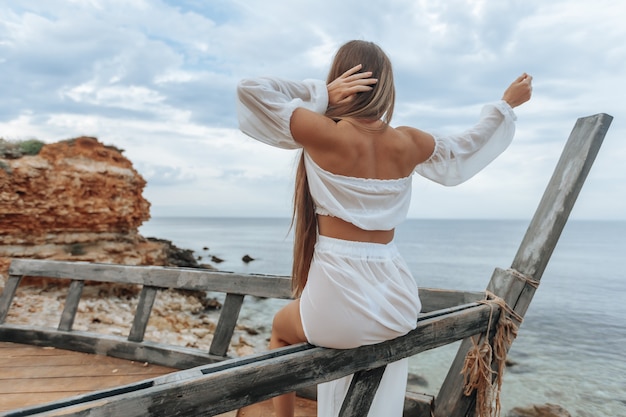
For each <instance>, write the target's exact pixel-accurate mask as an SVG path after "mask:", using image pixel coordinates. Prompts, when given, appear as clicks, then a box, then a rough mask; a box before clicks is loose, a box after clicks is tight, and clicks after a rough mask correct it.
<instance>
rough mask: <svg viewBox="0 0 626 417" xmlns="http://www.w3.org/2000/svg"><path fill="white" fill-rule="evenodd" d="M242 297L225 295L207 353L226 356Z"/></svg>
mask: <svg viewBox="0 0 626 417" xmlns="http://www.w3.org/2000/svg"><path fill="white" fill-rule="evenodd" d="M243 299H244V295H242V294H232V293H230V294H226V299H225V300H224V305H223V306H222V312H221V313H220V318H219V321H218V322H217V327H216V328H215V333H214V334H213V341H212V342H211V346H210V347H209V353H210V354H211V355H215V356H226V353H227V352H228V346H230V340H231V339H232V337H233V333H234V332H235V326H236V325H237V319H238V318H239V312H240V311H241V306H242V304H243Z"/></svg>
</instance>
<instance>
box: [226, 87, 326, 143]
mask: <svg viewBox="0 0 626 417" xmlns="http://www.w3.org/2000/svg"><path fill="white" fill-rule="evenodd" d="M237 99H238V100H237V116H238V119H239V129H241V131H242V132H244V133H245V134H247V135H248V136H251V137H252V138H254V139H256V140H259V141H261V142H263V143H267V144H268V145H272V146H275V147H278V148H283V149H296V148H300V147H301V146H300V145H299V144H298V143H297V142H296V141H295V140H294V139H293V136H292V135H291V129H290V127H289V126H290V121H291V115H292V113H293V112H294V110H295V109H296V108H298V107H304V108H306V109H309V110H312V111H314V112H316V113H325V112H326V108H327V107H328V90H327V89H326V83H325V82H324V81H321V80H311V79H309V80H304V81H301V82H295V81H288V80H283V79H278V78H255V79H246V80H242V81H241V82H239V85H238V86H237Z"/></svg>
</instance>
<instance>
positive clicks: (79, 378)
mask: <svg viewBox="0 0 626 417" xmlns="http://www.w3.org/2000/svg"><path fill="white" fill-rule="evenodd" d="M175 371H178V369H175V368H169V367H165V366H158V365H150V364H148V363H140V362H135V361H129V360H125V359H117V358H112V357H109V356H104V355H93V354H88V353H81V352H74V351H70V350H64V349H55V348H46V347H38V346H30V345H24V344H19V343H11V342H0V414H3V413H5V412H7V411H11V410H15V409H18V408H22V407H28V406H34V405H40V404H44V403H47V402H51V401H58V400H60V399H64V398H68V397H72V396H74V395H80V394H86V393H89V392H92V391H95V390H100V389H106V388H114V387H117V386H120V385H125V384H130V383H133V382H138V381H141V380H144V379H148V378H153V377H156V376H160V375H165V374H168V373H170V372H175ZM296 405H297V410H296V414H295V417H315V416H316V415H317V411H316V403H315V401H311V400H307V399H303V398H298V399H297V404H296ZM217 417H274V411H273V408H272V405H271V400H268V401H264V402H261V403H259V404H255V405H252V406H249V407H245V408H243V409H241V410H239V411H238V412H237V411H232V412H230V413H225V414H222V415H220V416H217Z"/></svg>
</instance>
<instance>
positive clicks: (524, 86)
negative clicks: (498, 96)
mask: <svg viewBox="0 0 626 417" xmlns="http://www.w3.org/2000/svg"><path fill="white" fill-rule="evenodd" d="M532 81H533V77H531V76H530V75H528V74H526V73H523V74H522V75H520V76H519V77H517V79H516V80H515V81H513V82H512V83H511V85H510V86H509V88H507V89H506V91H505V92H504V94H503V95H502V100H504V101H506V102H507V103H509V105H510V106H511V107H517V106H519V105H520V104H524V103H526V102H527V101H528V100H530V96H531V95H532V93H533V86H532Z"/></svg>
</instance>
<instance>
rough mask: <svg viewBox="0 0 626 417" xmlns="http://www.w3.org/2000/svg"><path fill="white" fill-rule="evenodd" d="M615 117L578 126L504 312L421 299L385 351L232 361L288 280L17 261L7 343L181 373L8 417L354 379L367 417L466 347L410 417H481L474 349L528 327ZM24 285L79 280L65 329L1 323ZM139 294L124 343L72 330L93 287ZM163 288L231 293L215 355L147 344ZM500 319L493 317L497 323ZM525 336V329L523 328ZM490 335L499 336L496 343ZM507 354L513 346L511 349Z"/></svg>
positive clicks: (230, 399)
mask: <svg viewBox="0 0 626 417" xmlns="http://www.w3.org/2000/svg"><path fill="white" fill-rule="evenodd" d="M611 120H612V117H611V116H609V115H606V114H598V115H595V116H590V117H587V118H581V119H579V120H578V121H577V123H576V125H575V127H574V129H573V131H572V133H571V135H570V138H569V140H568V142H567V144H566V146H565V149H564V151H563V154H562V156H561V158H560V160H559V162H558V165H557V167H556V169H555V172H554V174H553V176H552V179H551V180H550V183H549V184H548V187H547V189H546V192H545V193H544V196H543V198H542V200H541V202H540V204H539V207H538V209H537V211H536V213H535V215H534V217H533V219H532V221H531V223H530V225H529V227H528V230H527V232H526V235H525V237H524V238H523V241H522V242H521V245H520V247H519V250H518V252H517V254H516V256H515V258H514V260H513V263H512V265H511V267H510V268H508V269H500V268H496V269H495V271H494V273H493V275H492V277H491V281H490V282H489V285H488V287H487V290H488V293H489V294H493V295H494V296H495V297H497V298H498V299H500V300H503V301H504V302H505V303H506V307H507V308H506V309H502V308H501V306H498V305H496V304H494V303H490V302H483V301H482V300H483V299H484V298H485V294H483V293H467V292H459V291H452V290H437V289H420V296H421V298H422V301H423V314H422V315H421V316H420V319H419V320H418V324H417V328H416V329H415V330H413V331H411V332H410V333H408V334H407V335H405V336H403V337H400V338H397V339H394V340H390V341H386V342H383V343H380V344H377V345H371V346H362V347H359V348H356V349H350V350H334V349H326V348H321V347H315V346H311V345H308V344H300V345H294V346H289V347H285V348H281V349H276V350H271V351H267V352H264V353H259V354H255V355H251V356H247V357H242V358H236V359H231V358H227V357H226V352H227V348H228V345H229V341H230V338H231V337H232V334H233V329H234V326H235V324H236V321H237V317H238V314H239V311H240V308H241V305H242V303H243V301H244V298H245V296H247V295H253V296H259V297H275V298H289V296H290V282H289V279H288V278H286V277H276V276H258V275H240V274H231V273H221V272H210V271H204V270H193V269H182V268H162V267H133V266H120V265H103V264H89V263H74V262H50V261H40V260H21V259H16V260H13V262H12V263H11V266H10V270H9V274H10V275H9V279H8V282H7V284H6V286H5V289H4V292H3V293H2V295H1V296H0V341H11V342H17V343H25V344H30V345H38V346H52V347H55V348H61V349H68V350H74V351H80V352H87V353H92V354H99V355H107V356H111V357H117V358H124V359H130V360H134V361H140V362H148V363H151V364H155V365H159V366H166V367H172V368H177V369H182V370H181V371H178V372H173V373H170V374H167V375H163V376H158V377H154V378H150V379H145V380H142V381H140V382H137V383H130V384H127V385H123V386H119V387H116V388H114V389H109V390H100V391H96V392H92V393H87V394H83V395H78V396H75V397H72V398H69V399H65V400H58V401H56V402H52V403H48V404H45V405H41V406H34V407H28V408H22V409H18V410H14V411H11V412H9V413H8V414H6V416H14V417H16V416H35V415H55V416H127V417H132V416H173V415H176V416H198V415H203V416H215V415H219V414H221V413H225V412H227V411H229V410H236V409H239V408H241V407H244V406H246V405H249V404H253V403H256V402H259V401H263V400H266V399H268V398H271V397H273V396H276V395H279V394H282V393H286V392H290V391H294V390H299V391H300V392H302V393H304V394H307V393H310V390H311V387H314V386H315V385H316V384H319V383H322V382H326V381H330V380H333V379H336V378H340V377H343V376H346V375H350V374H355V377H354V378H353V381H352V385H351V387H350V390H349V392H348V395H347V397H346V400H345V402H344V404H343V407H342V411H341V414H340V415H341V416H342V417H348V416H365V415H366V414H367V410H368V409H369V406H370V404H371V400H372V398H373V394H374V392H375V390H376V388H377V386H378V383H379V382H380V378H381V376H382V372H383V371H384V368H385V366H386V364H387V363H390V362H393V361H396V360H399V359H402V358H405V357H408V356H412V355H415V354H418V353H420V352H423V351H425V350H428V349H433V348H436V347H439V346H442V345H445V344H448V343H451V342H455V341H458V340H463V342H462V343H461V346H460V348H459V351H458V354H457V356H456V358H455V360H454V361H453V363H452V364H451V367H450V370H449V373H448V376H447V377H446V379H445V381H444V383H443V386H442V387H441V389H440V391H439V393H438V395H437V396H436V398H434V397H432V396H427V395H421V394H414V393H407V397H406V402H405V416H415V417H420V416H430V415H431V413H433V414H434V415H435V416H436V417H461V416H473V415H474V413H475V411H474V410H475V401H476V396H475V395H465V393H464V381H463V376H462V375H461V370H462V368H463V364H464V361H465V358H466V356H467V354H468V352H469V351H470V349H471V348H472V343H473V342H472V341H471V339H470V338H471V337H472V336H475V335H483V337H486V338H489V337H491V336H492V334H489V332H487V330H488V325H489V323H490V319H491V318H493V319H494V320H497V318H498V316H500V315H502V316H507V317H508V318H511V317H512V319H513V320H514V321H515V320H517V321H518V322H519V320H520V319H521V317H523V316H524V314H525V312H526V309H527V308H528V305H529V303H530V301H531V299H532V297H533V295H534V292H535V290H536V287H537V285H538V283H539V281H540V279H541V276H542V274H543V272H544V269H545V267H546V265H547V263H548V260H549V259H550V256H551V254H552V251H553V250H554V247H555V245H556V243H557V241H558V239H559V236H560V234H561V231H562V230H563V227H564V226H565V223H566V221H567V218H568V216H569V213H570V211H571V209H572V207H573V205H574V202H575V200H576V198H577V196H578V193H579V191H580V189H581V187H582V185H583V183H584V181H585V178H586V176H587V173H588V172H589V169H590V168H591V165H592V163H593V161H594V159H595V156H596V154H597V152H598V150H599V148H600V145H601V143H602V140H603V139H604V136H605V134H606V131H607V129H608V127H609V125H610V122H611ZM24 276H42V277H49V278H66V279H67V278H69V279H71V280H72V282H71V285H70V286H69V293H68V296H67V300H66V303H65V308H64V310H63V313H62V315H61V318H60V322H59V325H58V328H57V329H49V328H36V327H31V326H18V325H11V324H7V323H5V318H6V315H7V312H8V310H9V308H10V305H11V302H12V299H13V297H14V294H15V291H16V288H17V287H18V285H19V284H20V281H21V279H22V277H24ZM87 280H89V281H101V282H117V283H131V284H137V285H140V286H142V291H141V296H140V299H139V303H138V306H137V310H136V314H135V317H134V322H133V324H132V328H131V330H130V332H129V335H128V337H126V338H124V337H115V336H108V335H101V334H93V333H87V332H80V331H74V330H72V325H73V321H74V317H75V315H76V312H77V307H78V302H79V300H80V297H81V292H82V289H83V286H84V282H85V281H87ZM162 288H180V289H189V290H200V291H214V292H223V293H226V294H227V295H226V299H225V303H224V307H223V310H222V312H221V315H220V319H219V322H218V325H217V329H216V332H215V338H214V340H213V343H212V345H211V347H210V349H209V351H208V352H202V351H199V350H198V349H189V348H182V347H175V346H165V345H162V344H158V343H154V342H148V341H144V340H143V335H144V332H145V329H146V326H147V323H148V318H149V316H150V311H151V308H152V304H153V302H154V299H155V295H156V293H157V291H159V290H160V289H162ZM494 311H495V313H494ZM517 324H519V323H517ZM491 333H493V332H491ZM509 347H510V343H509V344H507V345H506V346H505V349H508V348H509Z"/></svg>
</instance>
